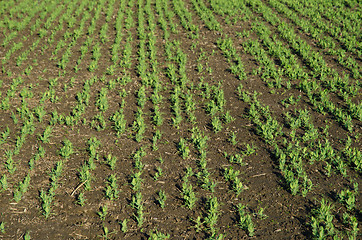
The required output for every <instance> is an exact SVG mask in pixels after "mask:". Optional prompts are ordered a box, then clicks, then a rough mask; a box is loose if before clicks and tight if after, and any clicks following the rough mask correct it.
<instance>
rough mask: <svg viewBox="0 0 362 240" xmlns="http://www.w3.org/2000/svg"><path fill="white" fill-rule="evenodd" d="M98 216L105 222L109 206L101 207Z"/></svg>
mask: <svg viewBox="0 0 362 240" xmlns="http://www.w3.org/2000/svg"><path fill="white" fill-rule="evenodd" d="M97 214H98V216H99V218H100V219H101V220H103V221H104V219H105V218H106V216H107V214H108V206H107V205H104V206H101V208H100V211H99V212H97Z"/></svg>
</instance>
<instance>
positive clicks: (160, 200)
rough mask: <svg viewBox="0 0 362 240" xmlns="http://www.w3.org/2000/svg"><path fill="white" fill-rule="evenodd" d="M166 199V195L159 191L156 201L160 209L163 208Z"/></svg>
mask: <svg viewBox="0 0 362 240" xmlns="http://www.w3.org/2000/svg"><path fill="white" fill-rule="evenodd" d="M166 199H167V195H166V193H165V191H163V190H160V191H159V192H158V198H157V201H158V203H159V204H160V207H161V208H165V201H166Z"/></svg>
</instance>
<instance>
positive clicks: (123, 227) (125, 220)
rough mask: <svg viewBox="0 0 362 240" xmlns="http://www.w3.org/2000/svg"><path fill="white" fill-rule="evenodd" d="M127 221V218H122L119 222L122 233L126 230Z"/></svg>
mask: <svg viewBox="0 0 362 240" xmlns="http://www.w3.org/2000/svg"><path fill="white" fill-rule="evenodd" d="M127 222H128V219H127V218H126V219H124V220H123V221H122V222H120V224H121V231H122V232H123V233H126V232H127V230H128V228H127Z"/></svg>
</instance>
